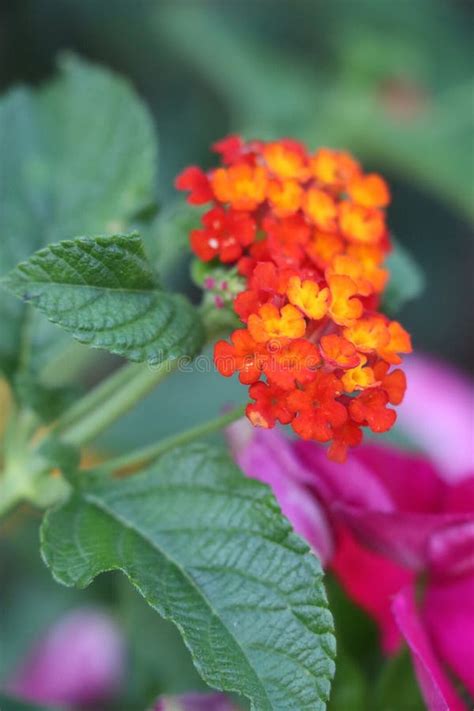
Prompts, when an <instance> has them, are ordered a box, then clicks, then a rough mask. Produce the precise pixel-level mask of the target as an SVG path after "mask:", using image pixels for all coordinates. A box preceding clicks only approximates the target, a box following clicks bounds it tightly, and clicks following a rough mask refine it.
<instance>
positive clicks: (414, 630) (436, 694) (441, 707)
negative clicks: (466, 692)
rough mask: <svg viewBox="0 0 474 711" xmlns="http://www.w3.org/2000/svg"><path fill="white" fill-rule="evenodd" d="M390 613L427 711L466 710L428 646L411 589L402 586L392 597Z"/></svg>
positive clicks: (429, 645)
mask: <svg viewBox="0 0 474 711" xmlns="http://www.w3.org/2000/svg"><path fill="white" fill-rule="evenodd" d="M392 610H393V614H394V616H395V620H396V622H397V625H398V627H399V628H400V632H401V633H402V635H403V636H404V637H405V639H406V642H407V644H408V646H409V648H410V651H411V655H412V658H413V665H414V667H415V672H416V676H417V678H418V683H419V685H420V689H421V692H422V694H423V698H424V699H425V702H426V705H427V707H428V710H429V711H467V708H466V707H465V706H464V704H463V703H462V701H461V700H460V699H459V697H458V696H457V695H456V692H455V691H454V688H453V687H452V685H451V682H450V681H449V679H448V677H447V676H446V674H445V673H444V671H443V669H442V667H441V664H440V662H439V661H438V659H437V658H436V655H435V653H434V651H433V649H432V647H431V643H430V640H429V638H428V636H427V634H426V631H425V629H424V628H423V625H422V623H421V621H420V619H419V617H418V611H417V609H416V606H415V600H414V595H413V589H412V588H411V587H407V588H404V589H403V590H402V591H401V592H400V593H399V594H398V595H397V596H396V597H395V599H394V601H393V604H392Z"/></svg>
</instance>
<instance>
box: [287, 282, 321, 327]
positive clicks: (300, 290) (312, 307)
mask: <svg viewBox="0 0 474 711" xmlns="http://www.w3.org/2000/svg"><path fill="white" fill-rule="evenodd" d="M286 293H287V295H288V300H289V302H290V304H293V305H294V306H297V307H298V308H299V309H300V310H301V311H302V312H303V313H304V315H305V316H307V317H308V318H310V319H314V320H315V321H317V320H319V319H321V318H323V316H325V315H326V313H327V310H328V299H329V289H328V288H327V287H325V288H323V289H320V288H319V286H318V285H317V283H316V282H315V281H312V280H311V279H305V280H304V281H301V279H300V277H298V276H292V277H291V278H290V280H289V282H288V289H287V292H286Z"/></svg>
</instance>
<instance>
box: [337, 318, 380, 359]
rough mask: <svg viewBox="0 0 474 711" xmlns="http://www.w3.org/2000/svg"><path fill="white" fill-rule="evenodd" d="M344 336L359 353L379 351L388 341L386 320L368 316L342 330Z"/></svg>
mask: <svg viewBox="0 0 474 711" xmlns="http://www.w3.org/2000/svg"><path fill="white" fill-rule="evenodd" d="M343 333H344V336H345V338H347V340H348V341H350V342H351V343H353V344H354V346H355V347H356V348H357V350H358V351H360V352H361V353H371V352H375V351H377V352H381V351H382V349H384V348H385V347H386V346H388V343H389V341H390V333H389V330H388V328H387V326H386V322H385V320H384V319H383V318H381V317H380V316H368V317H366V318H361V319H359V320H358V321H357V322H356V323H354V324H352V325H351V326H349V327H347V328H345V329H344V331H343Z"/></svg>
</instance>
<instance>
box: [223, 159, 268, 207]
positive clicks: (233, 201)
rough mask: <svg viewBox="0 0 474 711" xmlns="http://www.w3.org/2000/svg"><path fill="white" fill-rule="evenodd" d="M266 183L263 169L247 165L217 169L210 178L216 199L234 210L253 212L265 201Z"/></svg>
mask: <svg viewBox="0 0 474 711" xmlns="http://www.w3.org/2000/svg"><path fill="white" fill-rule="evenodd" d="M267 182H268V180H267V174H266V173H265V171H264V169H263V168H261V167H260V166H255V167H254V166H251V165H248V164H247V163H240V164H237V165H233V166H231V167H230V168H218V169H217V170H215V171H214V173H213V174H212V177H211V186H212V189H213V191H214V195H215V196H216V198H217V199H218V200H219V202H222V203H229V204H230V205H231V206H232V207H233V208H234V210H255V208H256V207H258V206H259V205H260V204H261V203H262V202H263V201H264V200H265V197H266V191H267Z"/></svg>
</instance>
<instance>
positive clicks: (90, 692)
mask: <svg viewBox="0 0 474 711" xmlns="http://www.w3.org/2000/svg"><path fill="white" fill-rule="evenodd" d="M124 673H125V647H124V640H123V637H122V634H121V632H120V630H119V628H118V627H117V625H116V624H115V622H114V621H113V619H112V618H111V617H110V616H109V615H107V614H106V613H105V612H102V611H100V610H93V609H83V610H75V611H73V612H70V613H68V614H67V615H65V616H64V617H63V618H62V619H60V620H59V622H57V623H56V624H55V625H53V627H51V628H50V629H49V631H48V632H47V634H46V637H45V638H44V639H43V640H42V641H41V642H40V643H39V644H38V645H37V647H36V648H35V650H34V651H33V652H32V654H31V655H30V657H29V658H28V659H27V660H26V661H25V663H24V664H23V666H22V667H21V668H20V669H19V670H18V672H17V674H16V675H15V678H14V679H13V680H12V681H11V683H10V684H9V685H8V686H9V691H11V692H12V693H15V694H17V695H18V696H21V697H23V698H26V699H29V700H31V701H36V702H39V703H51V704H53V703H58V704H61V703H64V704H72V705H75V704H81V705H85V704H90V703H95V702H98V701H105V700H106V699H108V698H110V697H112V696H113V695H114V694H115V693H116V691H117V689H118V687H119V686H120V683H121V680H122V678H123V675H124Z"/></svg>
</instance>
